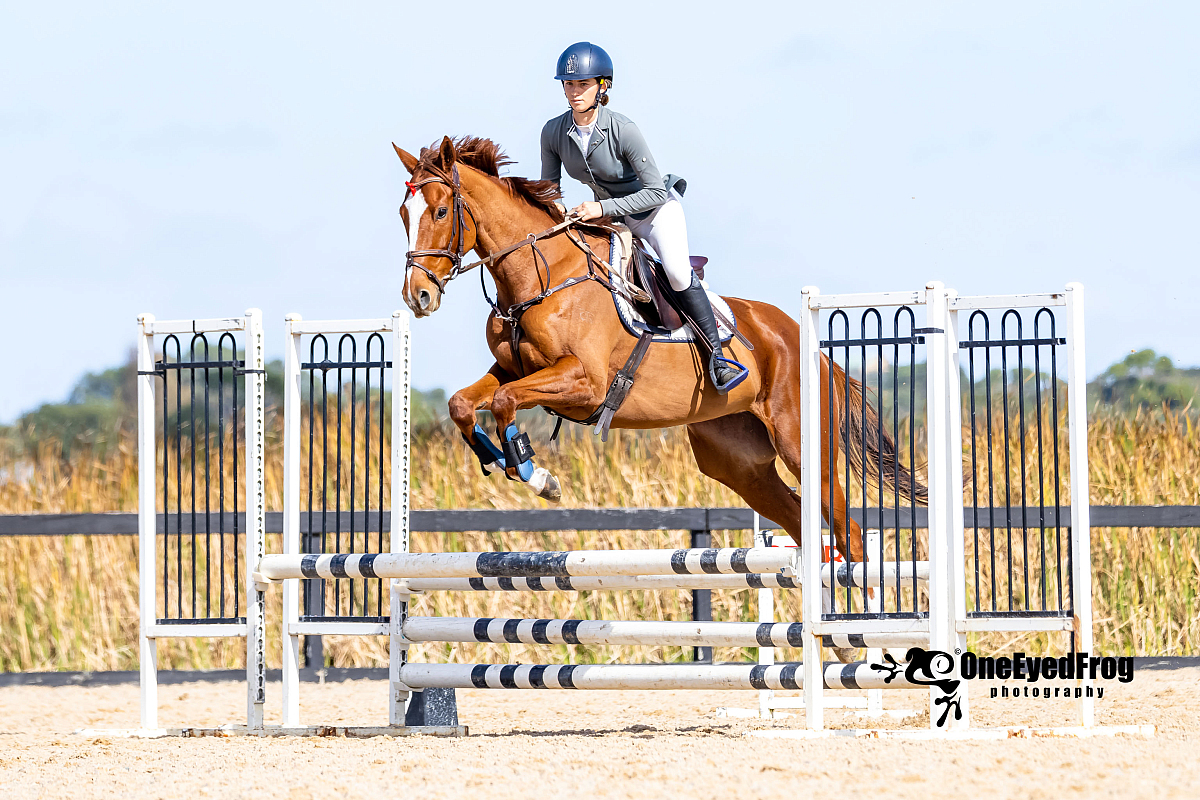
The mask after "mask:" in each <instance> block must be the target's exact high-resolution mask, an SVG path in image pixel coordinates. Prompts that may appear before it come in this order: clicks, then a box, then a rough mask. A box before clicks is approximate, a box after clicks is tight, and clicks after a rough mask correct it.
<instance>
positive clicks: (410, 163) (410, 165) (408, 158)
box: [392, 142, 417, 175]
mask: <svg viewBox="0 0 1200 800" xmlns="http://www.w3.org/2000/svg"><path fill="white" fill-rule="evenodd" d="M392 147H395V148H396V155H398V156H400V160H401V161H402V162H403V163H404V168H405V169H406V170H408V174H410V175H411V174H412V172H413V170H415V169H416V168H417V159H416V157H415V156H414V155H412V154H411V153H409V152H406V151H404V150H401V149H400V148H399V147H396V143H395V142H392Z"/></svg>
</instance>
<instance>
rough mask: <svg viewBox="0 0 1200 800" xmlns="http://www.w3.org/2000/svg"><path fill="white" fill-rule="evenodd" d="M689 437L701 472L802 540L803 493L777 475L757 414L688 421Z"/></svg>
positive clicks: (842, 654)
mask: <svg viewBox="0 0 1200 800" xmlns="http://www.w3.org/2000/svg"><path fill="white" fill-rule="evenodd" d="M688 438H689V439H690V440H691V443H692V453H693V454H695V456H696V464H697V466H699V467H700V471H701V472H703V473H704V474H705V475H707V476H708V477H710V478H712V479H713V480H717V481H720V482H721V483H723V484H725V485H726V486H728V487H729V488H730V489H733V490H734V491H735V492H737V493H738V494H739V495H741V497H742V499H743V500H745V501H746V502H747V503H748V504H749V505H750V507H751V508H753V509H754V510H755V511H757V512H758V513H759V514H762V515H763V516H764V517H766V518H767V519H769V520H772V521H774V522H777V523H779V524H780V525H782V526H783V529H784V530H786V531H787V532H788V535H789V536H791V537H792V540H793V541H795V542H796V543H797V544H798V543H799V542H800V524H801V522H800V520H801V514H800V497H799V496H798V495H797V494H796V493H795V492H793V491H792V490H791V489H790V488H788V485H787V484H786V483H784V482H783V479H782V478H781V477H779V470H777V469H776V468H775V455H776V453H775V447H774V445H772V444H771V437H770V435H769V434H768V433H767V428H766V426H765V425H763V423H762V421H761V420H760V419H759V418H758V417H755V416H754V415H753V414H749V413H743V414H734V415H731V416H728V417H720V418H718V419H714V420H709V421H708V422H699V423H695V424H693V425H689V426H688ZM833 652H834V654H835V655H836V656H837V658H838V660H839V661H841V662H842V663H843V664H848V663H850V662H851V661H853V660H854V659H855V657H856V656H857V655H858V650H857V649H856V648H853V647H835V648H833Z"/></svg>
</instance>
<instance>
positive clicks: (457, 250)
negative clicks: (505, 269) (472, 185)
mask: <svg viewBox="0 0 1200 800" xmlns="http://www.w3.org/2000/svg"><path fill="white" fill-rule="evenodd" d="M429 183H441V184H444V185H445V186H447V187H449V189H450V193H451V194H452V195H453V196H454V200H453V208H452V210H451V212H450V214H451V216H450V241H449V242H447V243H446V247H445V248H443V249H440V250H409V251H408V253H406V254H405V262H404V269H405V271H406V272H408V271H410V270H411V269H412V268H413V267H416V268H417V269H419V270H421V271H422V272H424V273H425V274H426V275H427V276H429V280H431V281H433V282H434V284H435V285H436V286H437V287H438V291H439V292H442V293H443V294H444V293H445V291H446V284H447V283H449V282H450V281H452V280H454V279H455V278H457V277H458V276H459V275H461V274H463V273H464V272H467V271H468V270H471V269H473V268H475V267H477V266H479V264H482V263H483V262H482V261H480V262H476V263H475V264H469V265H468V266H466V267H464V266H463V263H462V260H463V255H465V254H466V252H467V246H466V245H467V231H468V230H469V229H468V228H467V224H466V219H465V217H466V216H470V217H471V225H472V226H473V227H474V229H475V230H477V231H478V230H479V224H478V223H477V222H476V221H475V212H474V211H472V210H471V207H470V206H469V205H467V203H466V200H464V199H463V192H462V181H461V180H460V179H459V177H458V165H457V164H454V165H452V166H451V167H450V175H449V176H446V175H445V174H441V175H439V174H436V173H433V174H431V175H430V176H429V177H428V178H424V179H422V180H419V181H416V182H415V183H412V182H409V181H405V183H404V185H405V186H407V187H408V192H409V194H408V195H406V196H405V198H404V199H405V201H406V202H407V200H408V197H409V195H415V194H416V193H417V192H418V191H419V190H420V188H421V187H422V186H425V185H426V184H429ZM401 207H403V205H402V206H401ZM410 224H413V225H415V224H417V223H416V220H413V221H412V222H410ZM426 256H432V257H434V258H447V259H449V260H450V263H451V265H452V266H451V267H450V272H449V273H447V275H446V277H445V278H439V277H438V276H437V275H435V274H434V272H433V270H431V269H429V267H426V266H425V265H424V264H422V263H420V262H419V261H417V259H418V258H424V257H426Z"/></svg>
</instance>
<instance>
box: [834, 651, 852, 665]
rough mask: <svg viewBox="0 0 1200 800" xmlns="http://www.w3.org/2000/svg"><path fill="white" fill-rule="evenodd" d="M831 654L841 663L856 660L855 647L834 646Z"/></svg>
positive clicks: (850, 662)
mask: <svg viewBox="0 0 1200 800" xmlns="http://www.w3.org/2000/svg"><path fill="white" fill-rule="evenodd" d="M833 654H834V655H835V656H837V660H838V661H840V662H842V663H843V664H852V663H854V662H855V661H857V660H858V648H857V647H835V648H833Z"/></svg>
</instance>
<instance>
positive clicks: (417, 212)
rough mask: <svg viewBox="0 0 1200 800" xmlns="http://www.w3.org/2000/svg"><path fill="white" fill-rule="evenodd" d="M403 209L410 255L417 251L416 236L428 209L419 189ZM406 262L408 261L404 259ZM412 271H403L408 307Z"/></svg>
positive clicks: (407, 269) (408, 269) (411, 299)
mask: <svg viewBox="0 0 1200 800" xmlns="http://www.w3.org/2000/svg"><path fill="white" fill-rule="evenodd" d="M404 207H405V208H406V209H407V210H408V250H409V252H410V253H411V252H412V251H414V250H416V249H417V236H418V235H419V234H420V231H421V218H422V217H423V216H425V209H426V208H428V207H429V205H428V203H426V202H425V195H424V194H423V193H422V192H421V190H420V189H418V190H417V191H415V192H413V195H412V197H410V198H408V199H407V200H405V201H404ZM405 261H406V262H407V261H408V259H407V258H405ZM411 273H412V269H411V268H406V269H405V271H404V293H405V294H406V295H408V300H409V301H410V303H409V305H412V302H415V300H414V298H413V296H412V285H411V283H410V281H409V279H410V278H411V277H412V276H411Z"/></svg>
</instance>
